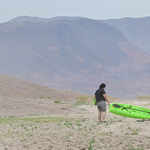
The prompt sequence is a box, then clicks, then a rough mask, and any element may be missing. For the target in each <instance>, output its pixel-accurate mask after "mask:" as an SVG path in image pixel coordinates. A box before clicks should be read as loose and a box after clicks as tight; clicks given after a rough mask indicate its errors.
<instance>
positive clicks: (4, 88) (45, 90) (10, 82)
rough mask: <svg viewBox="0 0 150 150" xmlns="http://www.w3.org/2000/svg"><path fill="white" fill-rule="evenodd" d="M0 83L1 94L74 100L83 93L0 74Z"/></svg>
mask: <svg viewBox="0 0 150 150" xmlns="http://www.w3.org/2000/svg"><path fill="white" fill-rule="evenodd" d="M0 83H1V86H0V95H1V96H10V97H25V98H42V99H51V100H55V99H60V100H65V101H72V100H75V98H77V97H79V96H81V95H84V94H82V93H77V92H73V91H70V90H59V89H52V88H49V87H46V86H41V85H39V84H35V83H31V82H29V81H25V80H20V79H17V78H14V77H11V76H6V75H2V74H0Z"/></svg>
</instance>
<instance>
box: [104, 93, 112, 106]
mask: <svg viewBox="0 0 150 150" xmlns="http://www.w3.org/2000/svg"><path fill="white" fill-rule="evenodd" d="M103 96H104V98H105V100H106V101H107V103H108V105H110V103H109V100H108V98H107V96H106V94H103Z"/></svg>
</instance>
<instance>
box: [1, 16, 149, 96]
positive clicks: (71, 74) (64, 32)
mask: <svg viewBox="0 0 150 150" xmlns="http://www.w3.org/2000/svg"><path fill="white" fill-rule="evenodd" d="M0 31H1V33H2V34H0V45H1V47H0V52H1V55H0V63H1V64H2V65H1V66H0V71H1V73H3V74H8V75H11V76H15V77H17V78H20V79H25V80H29V81H32V82H35V83H39V84H42V85H46V86H49V87H54V88H62V89H71V90H74V91H79V92H83V93H88V94H92V93H94V92H93V91H94V90H95V89H96V88H97V87H98V86H99V84H100V83H101V82H105V83H106V84H107V85H108V86H107V87H108V88H107V89H108V93H109V95H112V96H115V97H133V96H134V97H135V96H138V95H139V94H141V93H143V94H147V93H148V89H147V90H145V89H144V90H142V91H140V93H139V91H138V90H139V87H140V84H142V82H143V83H144V84H145V85H147V86H148V87H149V86H150V85H149V82H150V81H149V78H148V75H149V68H150V67H149V64H150V56H149V55H147V54H146V53H144V52H143V51H142V50H140V49H139V48H138V47H137V46H135V45H134V44H132V43H131V42H130V41H129V40H128V39H127V38H126V37H125V36H124V34H123V33H122V31H121V30H120V29H118V28H116V27H113V26H111V25H109V24H107V23H101V22H99V21H97V20H92V19H87V18H79V19H71V20H66V19H62V20H55V21H52V22H34V21H33V22H15V23H14V22H13V23H12V22H8V23H3V24H0ZM4 50H5V51H4ZM141 71H142V72H143V73H144V75H142V74H141V73H140V72H141ZM133 81H134V82H135V83H136V84H137V86H135V85H136V84H134V83H133ZM127 83H128V84H127ZM113 84H115V85H116V87H115V88H111V87H113ZM133 84H134V86H133ZM120 86H121V87H120ZM127 86H131V87H132V88H131V89H128V87H127ZM116 89H117V90H118V91H119V92H117V93H116ZM122 91H124V92H122Z"/></svg>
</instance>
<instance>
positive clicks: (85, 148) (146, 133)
mask: <svg viewBox="0 0 150 150" xmlns="http://www.w3.org/2000/svg"><path fill="white" fill-rule="evenodd" d="M118 101H119V102H120V103H126V104H133V105H137V106H142V107H145V108H149V109H150V100H135V99H134V100H123V101H121V100H118ZM74 103H75V102H71V103H69V102H60V103H55V102H54V100H52V99H40V98H23V97H20V98H19V97H17V98H15V97H9V96H1V97H0V116H1V118H0V150H38V149H41V150H149V149H150V121H149V120H146V121H145V122H137V119H132V118H124V117H122V116H117V115H115V114H111V113H110V112H109V110H108V107H107V118H106V120H107V122H106V123H98V121H97V108H96V107H95V106H93V105H92V104H88V105H79V106H78V105H75V104H74Z"/></svg>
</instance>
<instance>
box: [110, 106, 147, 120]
mask: <svg viewBox="0 0 150 150" xmlns="http://www.w3.org/2000/svg"><path fill="white" fill-rule="evenodd" d="M109 111H110V112H111V113H114V114H116V115H120V116H124V117H130V118H138V119H150V109H146V108H142V107H138V106H134V105H127V104H120V103H112V104H110V106H109Z"/></svg>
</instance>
